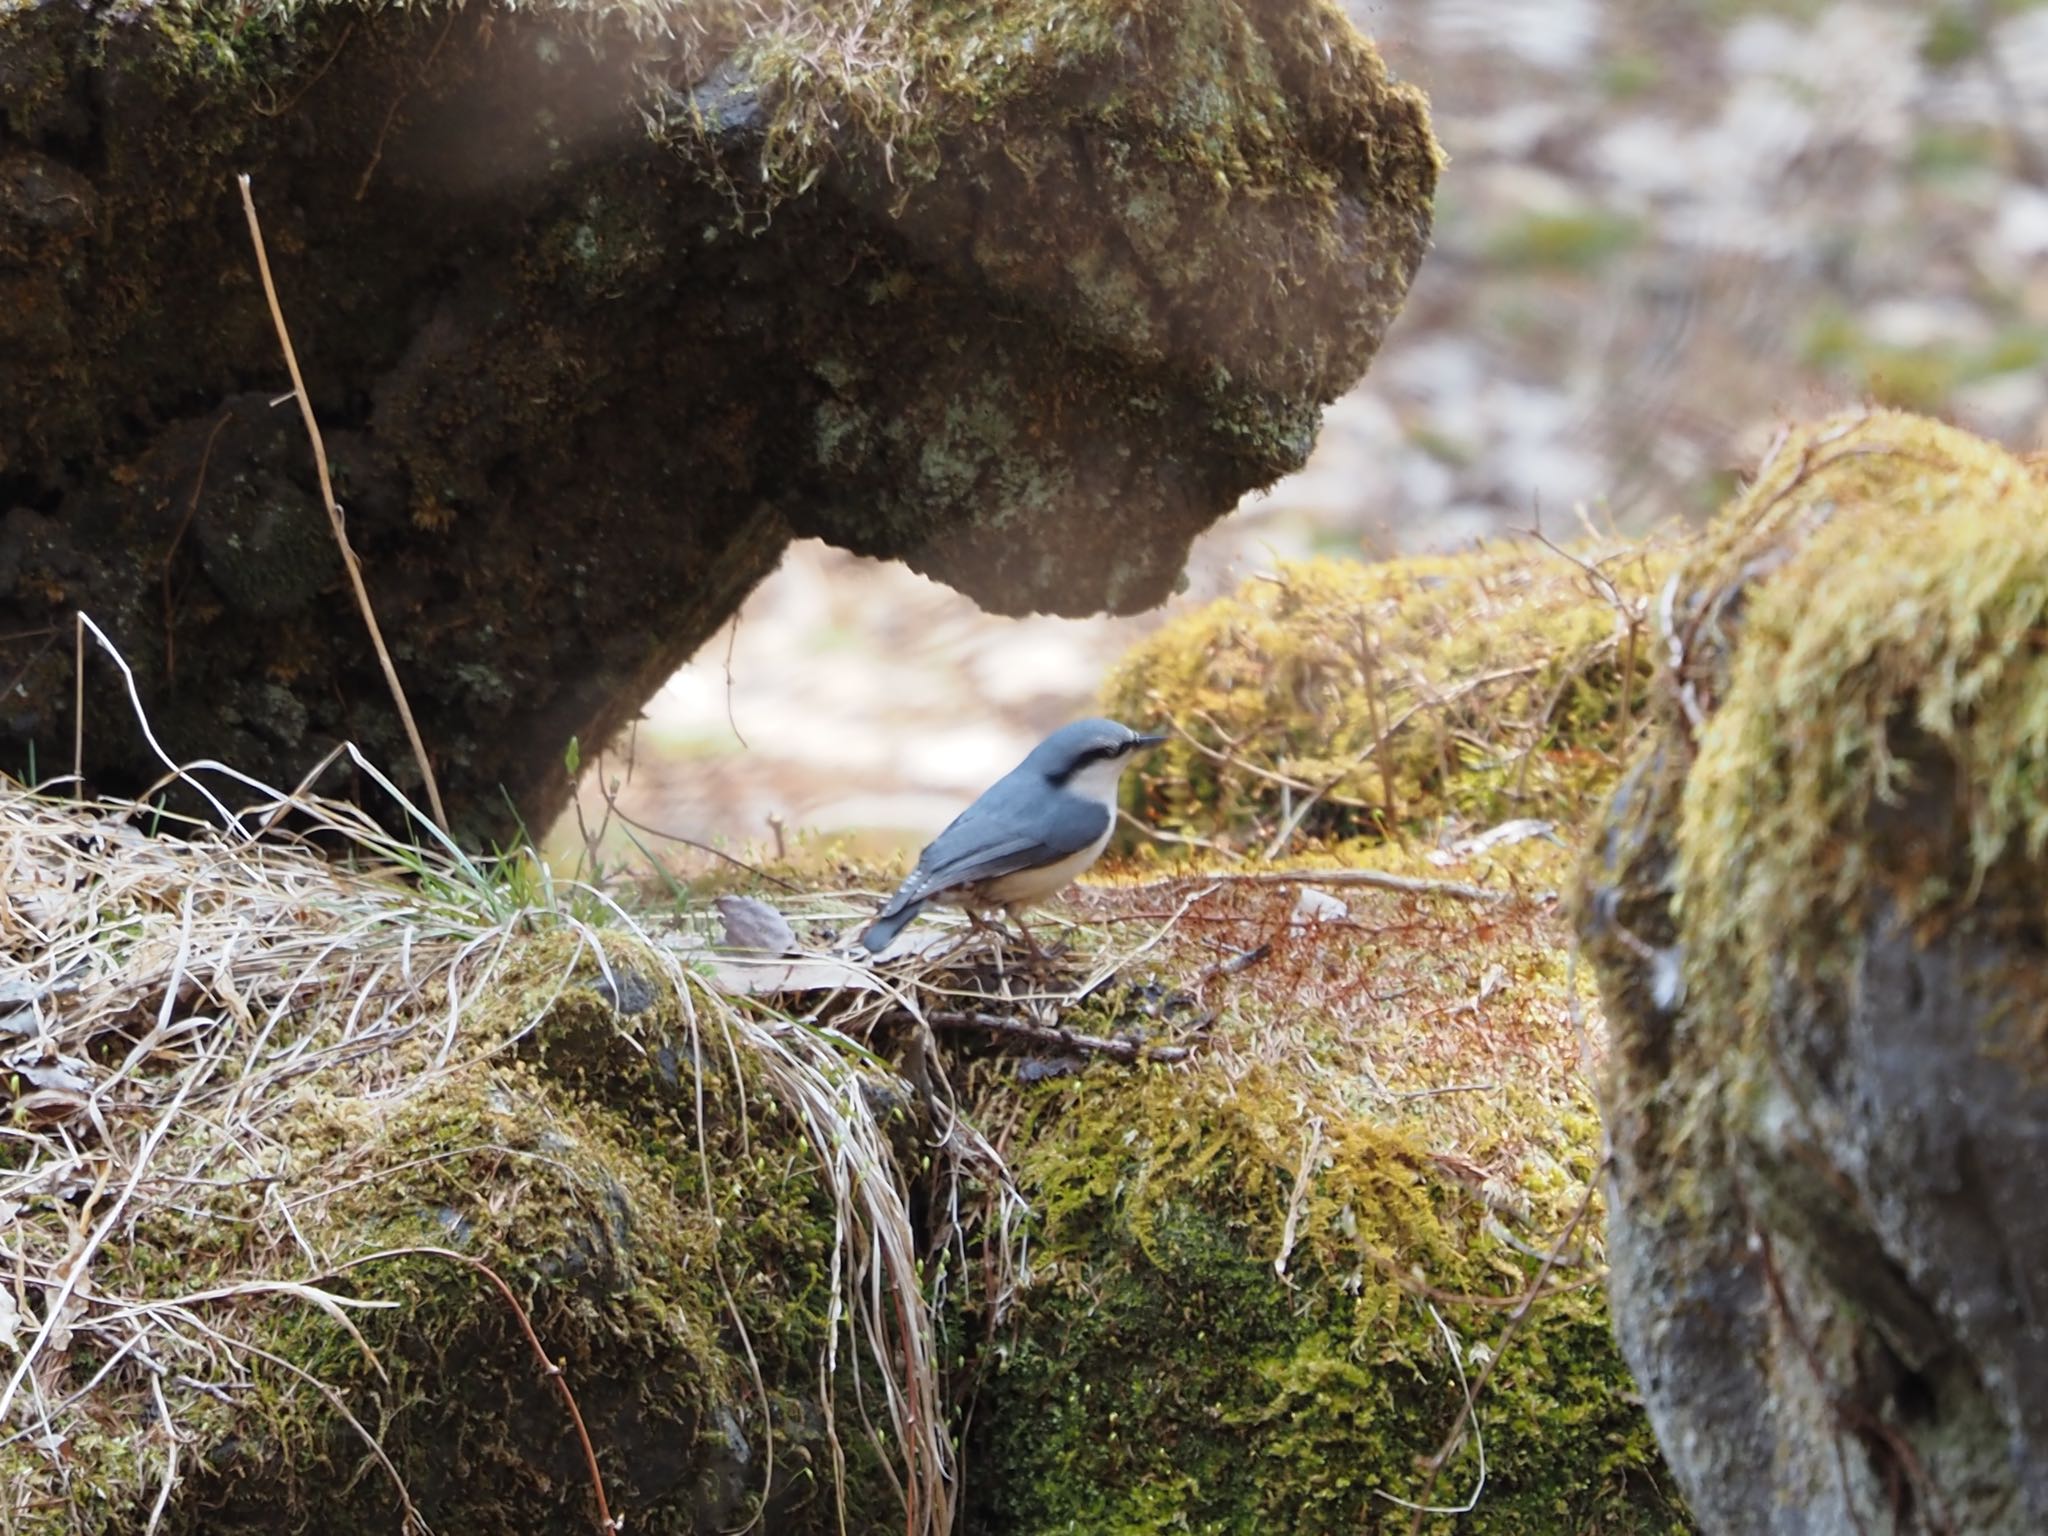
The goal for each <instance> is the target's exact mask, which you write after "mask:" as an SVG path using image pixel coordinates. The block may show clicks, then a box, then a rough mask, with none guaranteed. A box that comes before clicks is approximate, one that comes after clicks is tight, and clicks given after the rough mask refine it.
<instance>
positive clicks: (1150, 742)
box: [1131, 736, 1173, 752]
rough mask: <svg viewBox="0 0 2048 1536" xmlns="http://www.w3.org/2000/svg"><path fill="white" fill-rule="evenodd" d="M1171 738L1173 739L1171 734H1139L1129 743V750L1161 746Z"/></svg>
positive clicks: (1134, 750)
mask: <svg viewBox="0 0 2048 1536" xmlns="http://www.w3.org/2000/svg"><path fill="white" fill-rule="evenodd" d="M1171 740H1173V738H1172V737H1171V736H1140V737H1139V738H1138V739H1137V740H1135V741H1133V742H1132V743H1131V750H1132V751H1133V752H1136V751H1138V750H1140V749H1141V748H1144V747H1157V746H1163V745H1165V744H1166V743H1167V742H1169V741H1171Z"/></svg>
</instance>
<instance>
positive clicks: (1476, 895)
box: [1127, 869, 1522, 901]
mask: <svg viewBox="0 0 2048 1536" xmlns="http://www.w3.org/2000/svg"><path fill="white" fill-rule="evenodd" d="M1181 878H1185V877H1181ZM1181 878H1173V879H1166V880H1154V881H1150V882H1148V883H1147V884H1144V885H1133V886H1129V887H1127V889H1129V890H1133V891H1157V890H1163V889H1165V888H1167V887H1169V886H1174V885H1178V884H1180V883H1181ZM1201 878H1202V879H1203V880H1206V881H1209V882H1211V884H1212V885H1317V886H1321V885H1369V886H1371V887H1373V888H1374V889H1375V890H1382V891H1401V892H1404V893H1406V894H1408V895H1411V896H1455V897H1456V898H1457V899H1458V900H1460V901H1513V900H1515V899H1516V897H1518V896H1519V895H1521V894H1522V893H1521V892H1519V891H1503V890H1495V889H1492V888H1490V887H1488V886H1483V885H1467V884H1465V883H1464V882H1463V881H1462V880H1425V879H1421V878H1419V877H1418V876H1415V875H1395V874H1389V873H1388V872H1387V871H1385V870H1382V869H1262V870H1257V871H1253V872H1250V873H1246V874H1234V873H1232V872H1230V871H1228V870H1225V871H1223V872H1222V873H1220V874H1218V873H1211V874H1204V875H1203V876H1201Z"/></svg>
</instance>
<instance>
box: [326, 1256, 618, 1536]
mask: <svg viewBox="0 0 2048 1536" xmlns="http://www.w3.org/2000/svg"><path fill="white" fill-rule="evenodd" d="M415 1257H425V1258H435V1259H448V1260H450V1261H452V1262H453V1263H456V1264H466V1265H468V1266H469V1267H470V1268H471V1269H473V1270H475V1271H476V1272H477V1273H478V1274H480V1275H482V1276H483V1277H484V1278H485V1279H486V1280H488V1281H490V1282H491V1284H492V1285H494V1286H496V1287H497V1290H498V1294H499V1295H500V1296H502V1297H504V1298H505V1305H506V1306H508V1307H510V1308H511V1309H512V1316H513V1317H514V1318H516V1319H517V1320H518V1322H519V1331H520V1332H521V1333H524V1334H525V1335H526V1342H527V1344H528V1345H529V1346H531V1348H532V1350H533V1357H534V1358H535V1359H536V1360H538V1361H539V1362H540V1368H541V1373H542V1374H543V1375H545V1376H547V1377H549V1378H550V1379H551V1380H553V1382H554V1384H555V1390H556V1391H558V1392H560V1393H561V1394H562V1402H563V1403H564V1404H565V1405H566V1406H567V1407H568V1409H569V1418H570V1420H571V1421H572V1422H573V1423H574V1424H575V1426H576V1438H577V1439H578V1440H579V1441H581V1442H582V1445H583V1462H584V1466H585V1467H586V1468H587V1469H588V1471H589V1473H590V1493H591V1497H592V1498H594V1499H595V1500H596V1501H597V1528H598V1529H599V1530H600V1531H602V1532H604V1533H605V1536H615V1533H616V1532H617V1531H618V1530H619V1522H618V1521H617V1520H615V1519H613V1518H612V1507H611V1503H610V1501H609V1500H607V1499H606V1498H605V1496H604V1474H603V1473H602V1472H600V1471H599V1470H598V1467H597V1447H596V1446H594V1445H592V1444H591V1442H590V1431H589V1429H588V1428H586V1427H585V1425H584V1423H583V1410H582V1409H581V1408H579V1407H577V1406H576V1394H575V1393H574V1392H572V1391H570V1390H569V1378H568V1376H567V1375H566V1374H564V1373H563V1370H562V1368H561V1367H560V1366H559V1365H557V1364H555V1362H554V1361H553V1360H551V1359H549V1358H548V1352H547V1350H546V1349H545V1348H544V1347H542V1345H541V1342H540V1335H539V1334H538V1333H536V1332H534V1328H533V1319H532V1318H530V1317H528V1316H527V1313H526V1308H525V1307H523V1306H521V1305H520V1304H519V1298H518V1297H517V1296H516V1295H514V1294H513V1292H512V1287H511V1286H509V1285H507V1284H506V1283H505V1280H504V1277H503V1276H501V1275H500V1274H499V1273H498V1272H497V1271H496V1270H495V1269H493V1268H491V1266H490V1265H488V1264H486V1263H485V1262H484V1261H483V1260H482V1259H479V1258H474V1257H472V1256H471V1255H469V1254H466V1253H457V1252H456V1251H455V1250H454V1249H453V1248H429V1247H421V1248H390V1249H386V1250H384V1251H383V1252H381V1253H370V1254H365V1255H363V1257H361V1258H359V1259H351V1260H349V1261H348V1262H347V1263H346V1264H342V1265H340V1266H338V1267H337V1268H336V1270H335V1273H336V1274H342V1273H345V1272H347V1271H348V1270H351V1269H357V1268H360V1267H361V1266H362V1265H365V1264H374V1263H376V1262H377V1261H379V1260H381V1259H403V1258H415Z"/></svg>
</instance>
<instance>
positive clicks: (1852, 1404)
mask: <svg viewBox="0 0 2048 1536" xmlns="http://www.w3.org/2000/svg"><path fill="white" fill-rule="evenodd" d="M2044 624H2048V477H2044V474H2043V471H2042V468H2041V466H2040V465H2039V464H2038V463H2035V462H2031V461H2027V460H2022V459H2018V458H2014V457H2013V456H2011V455H2010V454H2008V453H2006V452H2004V451H2003V450H2001V449H1999V448H1996V447H1994V446H1992V445H1990V444H1988V443H1985V442H1983V441H1981V440H1978V439H1976V438H1973V437H1971V436H1969V435H1967V434H1965V433H1962V432H1959V431H1956V430H1954V429H1951V428H1948V427H1945V426H1942V425H1940V424H1938V423H1935V422H1932V421H1928V420H1924V419H1921V418H1916V417H1913V416H1908V415H1903V414H1897V413H1891V412H1883V413H1875V414H1869V415H1855V416H1849V417H1844V418H1842V419H1839V420H1835V421H1831V422H1826V423H1823V424H1820V425H1818V426H1813V427H1808V428H1802V429H1800V430H1798V431H1794V432H1791V433H1789V434H1788V435H1787V436H1786V437H1785V438H1784V439H1783V440H1782V441H1781V442H1780V443H1779V445H1778V446H1777V448H1776V449H1775V451H1774V452H1773V453H1772V454H1771V455H1770V457H1769V458H1768V460H1767V461H1766V462H1765V464H1764V465H1763V466H1762V468H1761V470H1760V471H1759V472H1758V474H1757V476H1756V479H1755V481H1754V483H1753V484H1752V485H1751V486H1750V488H1749V489H1748V490H1747V491H1746V492H1745V493H1744V494H1743V495H1742V496H1741V497H1739V498H1738V499H1737V500H1736V501H1735V502H1734V503H1733V504H1731V505H1730V506H1729V507H1728V509H1727V510H1726V511H1725V512H1724V513H1723V514H1722V515H1721V517H1720V519H1719V521H1718V522H1717V523H1716V524H1715V525H1714V527H1713V529H1712V531H1711V532H1710V534H1709V535H1708V537H1707V538H1706V539H1705V541H1704V542H1703V543H1702V544H1701V545H1700V547H1699V548H1697V549H1696V550H1695V551H1693V552H1692V553H1691V554H1690V555H1689V556H1688V558H1687V559H1686V561H1685V563H1684V565H1683V567H1682V568H1681V569H1680V571H1679V572H1678V574H1677V577H1676V580H1675V583H1674V585H1673V588H1672V594H1671V599H1670V601H1669V602H1668V603H1667V604H1666V605H1665V614H1664V618H1663V620H1662V623H1661V634H1660V639H1659V655H1660V658H1661V659H1662V660H1663V662H1664V665H1663V670H1662V677H1661V680H1660V684H1659V695H1660V699H1659V705H1658V717H1659V724H1658V727H1657V729H1656V731H1655V732H1654V734H1653V736H1652V737H1651V739H1650V740H1649V741H1648V743H1647V744H1646V746H1645V747H1644V749H1643V751H1642V753H1641V755H1640V757H1639V759H1638V760H1637V762H1636V764H1635V765H1634V767H1633V768H1632V769H1631V771H1630V773H1629V775H1628V777H1627V779H1626V780H1625V782H1624V783H1623V785H1622V787H1621V788H1620V790H1619V791H1618V792H1617V794H1616V795H1615V796H1614V798H1613V801H1612V803H1611V805H1610V806H1609V808H1608V810H1607V812H1606V815H1605V821H1604V825H1603V827H1602V828H1601V830H1600V832H1599V835H1598V837H1597V839H1596V841H1595V842H1594V844H1593V846H1592V847H1591V849H1590V850H1589V854H1588V862H1587V864H1586V867H1585V870H1584V874H1583V881H1582V889H1581V896H1580V915H1579V923H1580V927H1581V929H1582V931H1583V933H1584V934H1585V937H1586V942H1587V947H1588V951H1589V953H1591V954H1592V955H1593V957H1594V958H1595V960H1596V961H1597V963H1598V966H1599V970H1600V976H1601V985H1602V994H1603V996H1604V998H1605V1000H1606V1007H1607V1013H1608V1016H1609V1020H1610V1025H1611V1028H1612V1030H1613V1052H1612V1056H1611V1058H1610V1068H1609V1081H1608V1085H1607V1090H1606V1092H1607V1100H1608V1103H1607V1114H1608V1120H1609V1127H1610V1132H1611V1134H1612V1137H1613V1141H1614V1152H1615V1161H1614V1174H1613V1179H1612V1188H1611V1193H1610V1221H1609V1232H1610V1244H1611V1248H1612V1253H1613V1264H1614V1283H1613V1292H1614V1304H1615V1310H1616V1319H1617V1323H1618V1326H1619V1329H1620V1334H1621V1339H1622V1342H1623V1345H1624V1347H1625V1349H1626V1350H1627V1352H1628V1356H1629V1359H1630V1363H1631V1364H1632V1365H1633V1367H1634V1368H1635V1372H1636V1375H1637V1378H1638V1379H1639V1380H1640V1381H1641V1383H1642V1385H1643V1391H1644V1395H1645V1397H1646V1399H1647V1401H1648V1403H1649V1406H1650V1411H1651V1413H1652V1415H1653V1417H1654V1418H1655V1420H1656V1422H1657V1425H1658V1431H1659V1435H1660V1438H1661V1439H1662V1441H1663V1444H1664V1446H1665V1448H1666V1450H1667V1452H1668V1453H1669V1455H1670V1457H1671V1460H1672V1465H1673V1469H1674V1470H1675V1471H1676V1472H1677V1474H1678V1476H1679V1479H1680V1481H1681V1483H1682V1484H1683V1486H1684V1487H1685V1489H1686V1491H1687V1494H1688V1496H1689V1497H1690V1499H1691V1500H1692V1503H1693V1506H1694V1508H1695V1510H1696V1512H1697V1513H1698V1515H1699V1517H1700V1519H1701V1522H1702V1524H1703V1525H1705V1526H1706V1527H1707V1528H1709V1529H1712V1530H1717V1531H1725V1532H1729V1533H1738V1532H1740V1533H1745V1536H1747V1533H1752V1532H1766V1531H1776V1532H1800V1533H1810V1536H1821V1533H1843V1536H1847V1533H1850V1532H1854V1531H1861V1530H1874V1529H1890V1530H1908V1531H1926V1532H1942V1531H1945V1532H1954V1531H1970V1532H1984V1533H1992V1536H1996V1533H2005V1532H2011V1533H2015V1536H2016V1533H2019V1532H2031V1531H2038V1530H2040V1529H2041V1528H2042V1527H2043V1524H2044V1522H2048V1472H2044V1468H2048V1389H2044V1387H2043V1386H2042V1383H2043V1382H2044V1381H2048V1373H2044V1370H2043V1367H2044V1366H2048V1354H2044V1350H2048V1345H2044V1343H2043V1337H2042V1332H2041V1329H2040V1327H2039V1326H2038V1323H2037V1319H2038V1317H2039V1315H2040V1311H2041V1307H2042V1304H2043V1300H2044V1297H2043V1294H2042V1286H2043V1276H2044V1275H2048V1222H2044V1219H2043V1215H2042V1210H2043V1207H2042V1203H2041V1198H2040V1192H2041V1190H2042V1189H2043V1188H2044V1181H2048V1131H2044V1129H2043V1127H2048V1088H2044V1086H2043V1084H2044V1081H2048V1079H2044V1070H2043V1069H2044V1058H2043V1040H2044V1038H2048V1031H2044V1028H2043V1019H2044V1017H2048V1014H2044V1003H2048V983H2044V975H2043V970H2042V963H2041V944H2042V938H2041V900H2040V893H2041V890H2042V886H2043V879H2044V875H2048V870H2044V866H2043V862H2042V859H2043V847H2044V844H2048V798H2044V785H2048V648H2044V645H2043V643H2042V635H2043V633H2044Z"/></svg>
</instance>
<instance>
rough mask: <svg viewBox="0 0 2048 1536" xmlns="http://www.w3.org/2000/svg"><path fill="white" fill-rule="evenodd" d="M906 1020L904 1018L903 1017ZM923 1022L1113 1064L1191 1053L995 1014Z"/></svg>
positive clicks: (939, 1016) (938, 1016) (932, 1017)
mask: <svg viewBox="0 0 2048 1536" xmlns="http://www.w3.org/2000/svg"><path fill="white" fill-rule="evenodd" d="M904 1017H906V1018H907V1017H908V1015H904ZM924 1017H925V1022H926V1023H928V1024H931V1025H933V1026H934V1027H935V1028H939V1029H978V1030H982V1031H984V1032H985V1033H988V1034H992V1035H1005V1036H1008V1037H1009V1038H1010V1039H1013V1040H1029V1041H1030V1042H1031V1043H1032V1044H1034V1045H1063V1046H1065V1047H1066V1048H1067V1049H1069V1050H1074V1051H1088V1052H1091V1053H1093V1054H1095V1055H1098V1056H1108V1057H1110V1058H1111V1059H1113V1060H1116V1061H1128V1062H1138V1061H1185V1060H1186V1059H1187V1058H1188V1057H1189V1056H1190V1055H1191V1054H1193V1052H1192V1050H1191V1048H1190V1047H1188V1046H1185V1045H1146V1044H1144V1043H1143V1042H1142V1041H1138V1040H1109V1039H1105V1038H1104V1037H1103V1036H1101V1035H1084V1034H1082V1033H1080V1032H1079V1031H1078V1030H1072V1029H1066V1028H1064V1027H1062V1026H1060V1025H1058V1024H1032V1023H1028V1022H1026V1021H1025V1020H1023V1019H1007V1018H1004V1017H1003V1016H1002V1015H1001V1014H996V1013H958V1012H947V1013H927V1014H926V1015H925V1016H924Z"/></svg>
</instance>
